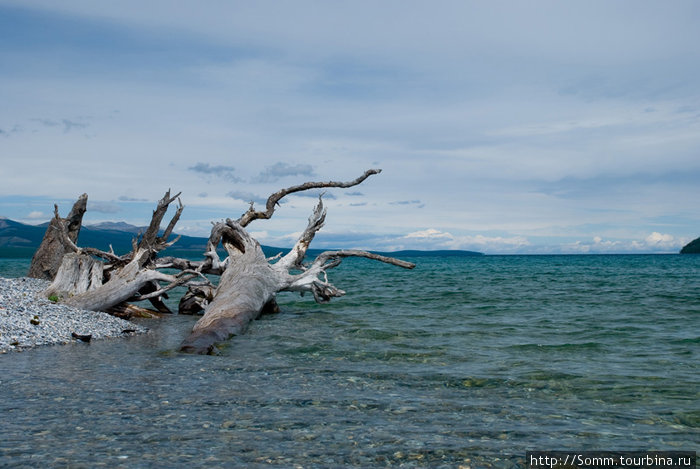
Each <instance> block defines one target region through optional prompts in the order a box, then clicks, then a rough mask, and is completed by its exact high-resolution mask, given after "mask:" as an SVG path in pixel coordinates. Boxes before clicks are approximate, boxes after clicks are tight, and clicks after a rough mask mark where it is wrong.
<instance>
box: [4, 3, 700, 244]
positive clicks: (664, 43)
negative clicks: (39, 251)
mask: <svg viewBox="0 0 700 469" xmlns="http://www.w3.org/2000/svg"><path fill="white" fill-rule="evenodd" d="M698 24H700V3H698V2H695V1H675V2H671V3H668V2H660V1H654V2H649V1H616V2H610V1H570V2H559V1H551V2H550V1H532V2H530V1H528V2H516V1H508V2H505V1H489V2H471V1H461V0H460V1H438V2H426V1H420V2H419V1H411V0H402V1H382V2H377V1H362V0H356V1H352V2H327V1H304V0H295V1H280V2H236V1H223V0H221V1H218V0H217V1H198V2H170V1H155V0H140V1H128V0H127V1H120V2H93V1H88V0H64V1H61V2H55V1H53V0H21V1H8V0H0V64H2V65H1V66H0V102H1V103H2V105H1V106H0V158H2V164H1V165H0V179H1V180H2V184H1V185H0V216H5V217H8V218H12V219H15V220H19V221H23V222H30V223H40V222H43V221H46V220H47V219H48V217H49V216H50V215H51V213H52V210H53V204H54V203H58V204H59V206H60V208H61V209H62V211H63V213H65V212H66V211H67V210H69V208H70V205H71V203H72V201H73V200H75V198H77V196H79V195H80V194H81V193H83V192H87V193H88V195H89V204H88V213H87V214H86V219H85V222H86V223H96V222H100V221H105V220H124V221H127V222H129V223H133V224H139V225H140V224H145V223H146V222H147V221H148V219H149V218H150V213H151V211H152V210H153V207H154V206H155V202H156V200H157V199H158V198H160V197H161V196H162V194H163V193H164V192H165V190H166V189H168V188H172V189H173V190H174V191H182V193H183V194H182V201H183V203H184V205H185V211H184V213H183V216H182V218H181V221H180V223H179V224H178V227H179V231H180V232H182V233H184V234H190V235H206V234H207V233H208V231H209V228H210V226H211V225H210V221H212V220H219V219H222V218H226V217H232V218H235V217H238V216H239V215H240V214H241V213H242V212H243V211H244V210H245V209H246V208H247V206H248V203H249V201H251V200H264V199H265V198H266V197H267V195H269V194H270V193H272V192H274V191H276V190H277V189H279V188H281V187H286V186H289V185H293V184H297V183H300V182H304V181H307V180H331V179H332V180H351V179H354V178H355V177H357V176H359V175H360V174H361V173H362V172H363V171H364V170H365V169H368V168H375V167H379V168H382V169H383V172H382V174H380V175H377V176H373V177H372V178H370V179H368V180H367V181H365V183H363V184H362V185H360V186H358V187H355V188H352V189H347V190H341V189H335V190H331V191H329V192H328V193H327V194H326V199H325V200H326V205H327V206H328V217H327V222H326V227H325V228H324V230H323V231H322V232H321V233H320V234H319V235H318V237H317V239H316V240H315V242H314V246H315V247H320V248H323V247H343V248H364V249H379V250H393V249H469V250H478V251H482V252H486V253H491V254H498V253H598V252H600V253H608V252H610V253H626V252H677V251H678V250H679V249H680V247H681V246H682V245H683V244H685V243H687V242H688V241H690V240H692V239H694V238H695V237H697V236H699V235H700V213H699V212H698V210H697V201H698V200H699V199H700V197H699V196H700V184H698V181H700V28H699V27H698ZM310 195H312V196H315V195H316V193H312V194H310ZM314 203H315V199H314V197H304V196H291V197H289V198H288V199H287V200H286V202H285V203H284V204H283V205H282V207H281V208H280V209H279V210H278V211H277V213H276V214H275V217H274V218H273V219H272V220H269V221H258V222H254V223H253V224H252V225H251V226H250V230H251V231H252V232H254V233H255V235H256V236H257V237H258V239H259V240H260V241H261V242H263V243H265V244H272V245H279V246H285V245H291V243H292V242H293V241H294V239H295V236H296V235H297V234H298V232H300V231H301V230H302V229H303V228H304V227H305V225H306V219H307V217H308V215H309V214H310V212H311V209H312V207H313V204H314Z"/></svg>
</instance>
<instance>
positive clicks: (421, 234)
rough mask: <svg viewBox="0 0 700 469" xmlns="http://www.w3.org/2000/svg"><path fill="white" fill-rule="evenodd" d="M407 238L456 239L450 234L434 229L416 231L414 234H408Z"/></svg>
mask: <svg viewBox="0 0 700 469" xmlns="http://www.w3.org/2000/svg"><path fill="white" fill-rule="evenodd" d="M406 238H447V239H454V236H452V235H451V234H450V233H445V232H442V231H440V230H436V229H434V228H428V229H427V230H423V231H414V232H413V233H408V234H407V235H406Z"/></svg>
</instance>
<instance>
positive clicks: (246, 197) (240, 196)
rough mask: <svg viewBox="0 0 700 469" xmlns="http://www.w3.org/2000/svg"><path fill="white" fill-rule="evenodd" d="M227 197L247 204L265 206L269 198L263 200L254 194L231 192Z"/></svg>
mask: <svg viewBox="0 0 700 469" xmlns="http://www.w3.org/2000/svg"><path fill="white" fill-rule="evenodd" d="M226 195H227V196H229V197H231V198H232V199H236V200H242V201H243V202H246V203H250V202H255V203H257V204H265V203H266V202H267V197H264V198H263V197H261V196H259V195H257V194H253V193H252V192H246V191H230V192H228V193H227V194H226Z"/></svg>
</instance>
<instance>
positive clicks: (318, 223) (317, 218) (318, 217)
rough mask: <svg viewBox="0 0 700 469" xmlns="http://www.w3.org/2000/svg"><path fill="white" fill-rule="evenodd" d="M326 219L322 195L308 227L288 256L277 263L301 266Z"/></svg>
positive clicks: (286, 267)
mask: <svg viewBox="0 0 700 469" xmlns="http://www.w3.org/2000/svg"><path fill="white" fill-rule="evenodd" d="M325 220H326V209H325V208H324V207H323V200H322V199H321V196H319V197H318V204H317V205H316V208H314V211H313V213H312V214H311V216H310V217H309V223H308V225H307V226H306V229H305V230H304V232H303V233H302V234H301V236H300V237H299V240H298V241H297V242H296V244H295V245H294V247H293V248H292V250H291V251H289V253H287V255H286V256H284V257H282V259H280V260H279V262H277V265H278V266H280V267H284V268H285V269H290V268H293V267H296V268H301V263H302V262H303V261H304V256H306V250H307V249H308V248H309V244H311V241H313V239H314V236H316V233H317V232H318V231H319V230H320V229H321V228H322V227H323V223H324V222H325Z"/></svg>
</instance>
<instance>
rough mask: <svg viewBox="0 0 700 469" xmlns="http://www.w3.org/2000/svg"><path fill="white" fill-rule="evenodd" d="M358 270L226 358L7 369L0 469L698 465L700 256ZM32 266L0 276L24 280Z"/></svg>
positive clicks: (114, 351)
mask: <svg viewBox="0 0 700 469" xmlns="http://www.w3.org/2000/svg"><path fill="white" fill-rule="evenodd" d="M413 260H414V261H416V262H417V263H418V267H417V268H416V269H415V270H413V271H405V270H402V269H398V268H395V267H391V266H386V265H383V264H377V263H372V262H370V261H365V260H357V259H355V260H346V261H345V262H344V263H343V265H341V266H340V267H339V268H337V269H336V270H335V271H333V272H331V278H332V280H333V282H334V283H335V284H336V285H337V286H339V287H340V288H343V289H345V290H347V291H348V294H347V296H345V297H343V298H340V299H337V300H334V301H333V302H331V303H329V304H326V305H316V304H315V303H313V299H312V298H310V297H306V298H300V297H298V296H294V295H291V294H283V295H280V303H281V305H282V308H283V313H282V314H279V315H276V316H269V317H265V318H264V319H262V320H260V321H257V322H255V323H254V324H253V325H252V326H251V328H250V329H249V331H248V333H247V334H246V335H244V336H240V337H236V338H234V339H233V340H231V341H230V343H229V345H228V346H226V347H225V348H224V349H223V350H222V351H221V355H220V356H215V357H212V356H204V357H202V356H190V355H182V354H179V353H176V352H175V350H176V349H177V347H178V344H179V342H180V341H181V340H182V338H183V337H184V336H185V335H186V334H187V332H188V330H189V329H190V328H191V326H192V324H193V321H194V320H195V319H196V318H191V317H185V316H173V317H168V318H165V319H162V320H156V321H154V320H151V321H148V322H147V325H148V326H149V327H150V328H151V329H152V332H151V333H150V334H148V335H145V336H137V337H131V338H127V339H114V340H105V341H95V342H93V343H91V344H89V345H88V344H82V343H75V344H72V345H66V346H52V347H41V348H37V349H33V350H29V351H25V352H22V353H8V354H5V355H0V390H1V392H0V412H1V415H2V425H0V466H13V467H16V466H19V467H21V466H26V467H43V466H57V467H96V466H105V467H117V466H123V467H222V466H223V467H266V466H270V465H277V466H279V467H295V466H302V467H348V466H359V467H384V466H389V465H391V466H402V467H458V466H459V465H464V466H470V467H490V466H493V467H514V466H515V467H522V464H523V461H524V454H525V451H526V450H554V449H575V450H686V451H687V450H695V449H696V448H697V446H698V442H699V440H700V436H699V435H700V432H699V431H698V430H699V429H698V427H699V425H700V408H699V405H698V402H700V399H699V398H700V395H699V394H700V393H699V390H700V377H699V375H698V363H699V361H700V360H699V356H698V355H699V353H698V351H699V349H700V278H699V274H700V256H680V255H667V256H484V257H469V258H447V257H444V258H440V257H435V258H416V259H413ZM27 265H28V261H26V260H0V275H4V276H20V275H23V274H24V273H25V272H26V267H27Z"/></svg>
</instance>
